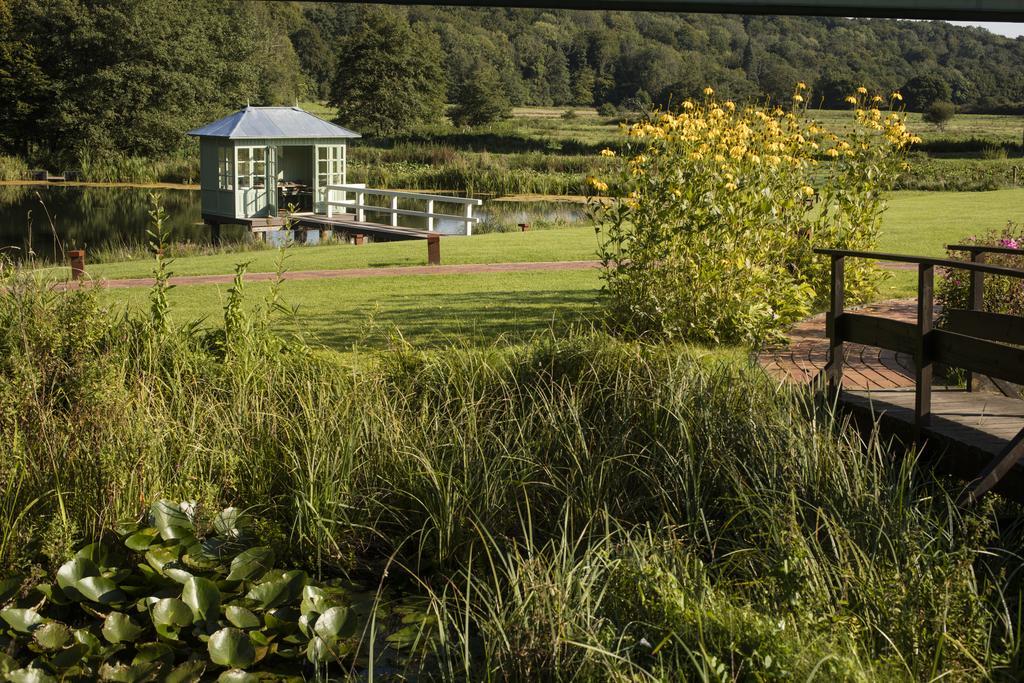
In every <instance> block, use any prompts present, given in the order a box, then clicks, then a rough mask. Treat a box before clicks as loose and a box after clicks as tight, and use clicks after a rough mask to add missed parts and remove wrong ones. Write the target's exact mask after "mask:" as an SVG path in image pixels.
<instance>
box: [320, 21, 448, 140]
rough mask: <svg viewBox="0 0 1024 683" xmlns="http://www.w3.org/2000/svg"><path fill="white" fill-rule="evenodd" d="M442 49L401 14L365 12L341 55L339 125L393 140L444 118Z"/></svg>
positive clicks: (336, 88) (336, 89) (334, 90)
mask: <svg viewBox="0 0 1024 683" xmlns="http://www.w3.org/2000/svg"><path fill="white" fill-rule="evenodd" d="M441 61H442V54H441V44H440V41H439V40H438V38H437V36H436V35H434V34H433V33H431V32H429V31H428V30H426V27H425V26H424V25H421V24H418V25H416V26H412V25H410V23H409V20H408V18H407V16H406V15H405V14H404V13H402V12H401V11H399V10H396V9H392V8H386V7H372V8H366V9H365V10H364V12H363V15H362V22H361V23H360V25H359V29H358V30H356V31H354V32H353V34H352V35H351V36H350V37H349V39H348V41H347V42H346V43H345V44H344V46H343V47H342V49H341V51H340V52H339V54H338V60H337V66H336V69H335V73H334V78H333V80H332V82H331V103H332V104H333V105H334V106H336V107H337V108H338V121H339V122H340V123H342V124H343V125H349V126H353V127H355V128H356V129H359V130H362V131H364V132H366V133H368V134H370V135H391V134H394V133H399V132H402V131H407V130H409V129H411V128H412V127H414V126H416V125H420V124H425V123H433V122H437V121H440V120H441V118H442V117H443V115H444V99H445V91H446V82H445V73H444V70H443V69H442V67H441Z"/></svg>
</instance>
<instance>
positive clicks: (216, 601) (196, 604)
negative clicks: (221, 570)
mask: <svg viewBox="0 0 1024 683" xmlns="http://www.w3.org/2000/svg"><path fill="white" fill-rule="evenodd" d="M181 599H182V600H183V601H184V602H185V604H186V605H188V606H189V607H190V608H191V609H192V617H193V619H194V620H195V621H209V622H214V621H216V620H217V617H218V616H220V591H219V590H217V585H216V584H215V583H213V581H210V580H209V579H204V578H202V577H199V576H193V577H190V578H189V580H188V581H186V582H185V587H184V589H182V591H181Z"/></svg>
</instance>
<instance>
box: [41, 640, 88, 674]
mask: <svg viewBox="0 0 1024 683" xmlns="http://www.w3.org/2000/svg"><path fill="white" fill-rule="evenodd" d="M87 654H89V648H88V647H87V646H85V645H82V644H81V643H75V644H74V645H72V646H71V647H66V648H64V649H63V650H61V651H60V652H57V653H55V654H54V655H53V657H51V658H50V666H51V668H54V669H57V670H62V669H69V668H71V667H73V666H74V665H76V664H78V663H79V662H80V661H82V658H83V657H85V656H86V655H87Z"/></svg>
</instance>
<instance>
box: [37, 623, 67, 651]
mask: <svg viewBox="0 0 1024 683" xmlns="http://www.w3.org/2000/svg"><path fill="white" fill-rule="evenodd" d="M32 637H33V638H35V640H36V642H37V643H39V646H40V647H42V648H43V649H44V650H59V649H61V648H62V647H64V645H65V644H66V643H67V642H68V641H69V640H71V629H69V628H68V627H67V626H65V625H64V624H62V623H60V622H59V621H51V622H50V623H48V624H43V625H42V626H40V627H39V628H37V629H36V630H34V631H32Z"/></svg>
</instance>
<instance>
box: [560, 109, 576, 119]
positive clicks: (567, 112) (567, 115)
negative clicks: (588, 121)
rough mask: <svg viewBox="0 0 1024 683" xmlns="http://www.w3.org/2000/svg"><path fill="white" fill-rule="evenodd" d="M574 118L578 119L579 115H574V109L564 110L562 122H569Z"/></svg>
mask: <svg viewBox="0 0 1024 683" xmlns="http://www.w3.org/2000/svg"><path fill="white" fill-rule="evenodd" d="M576 118H579V114H577V113H576V110H575V109H566V110H565V111H563V112H562V120H564V121H571V120H573V119H576Z"/></svg>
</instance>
